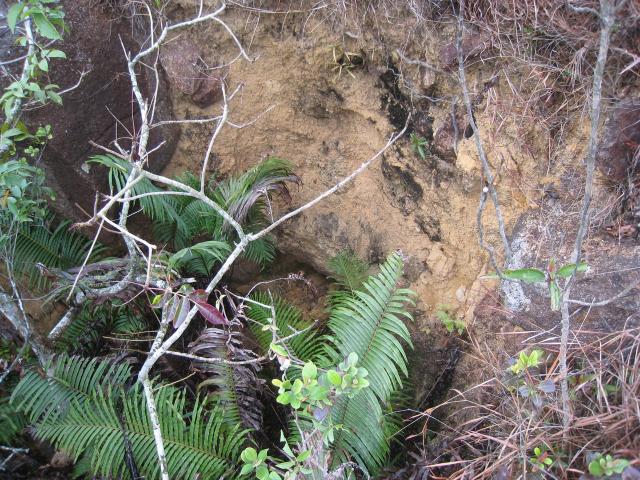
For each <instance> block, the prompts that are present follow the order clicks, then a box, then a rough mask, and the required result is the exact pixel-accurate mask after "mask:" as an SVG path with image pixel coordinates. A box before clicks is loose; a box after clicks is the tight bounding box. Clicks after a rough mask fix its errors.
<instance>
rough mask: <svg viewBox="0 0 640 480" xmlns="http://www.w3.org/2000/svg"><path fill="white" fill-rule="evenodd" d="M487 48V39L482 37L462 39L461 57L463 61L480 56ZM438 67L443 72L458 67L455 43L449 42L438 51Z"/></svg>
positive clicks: (474, 35)
mask: <svg viewBox="0 0 640 480" xmlns="http://www.w3.org/2000/svg"><path fill="white" fill-rule="evenodd" d="M488 47H489V39H488V38H486V37H485V36H484V35H480V34H473V35H469V36H465V37H463V38H462V56H463V57H464V58H465V60H469V59H471V58H473V57H476V56H478V55H480V54H481V53H482V52H483V51H484V50H485V49H486V48H488ZM440 66H441V67H442V68H443V69H444V70H454V69H456V68H457V67H458V51H457V48H456V42H455V41H454V42H451V43H448V44H447V45H445V46H444V47H442V49H441V50H440Z"/></svg>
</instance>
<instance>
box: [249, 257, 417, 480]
mask: <svg viewBox="0 0 640 480" xmlns="http://www.w3.org/2000/svg"><path fill="white" fill-rule="evenodd" d="M330 268H331V270H332V276H333V278H334V279H335V280H336V283H337V289H336V290H335V291H334V292H333V293H331V294H330V296H329V298H328V299H327V300H328V304H329V313H330V318H329V322H328V325H327V330H328V331H327V332H326V334H325V333H323V332H322V331H321V330H319V329H311V330H305V329H306V328H308V327H309V326H310V325H311V322H309V321H306V320H304V319H303V317H302V315H301V312H300V311H299V310H297V309H296V308H294V307H292V306H290V305H287V304H286V303H285V302H284V301H283V300H282V299H279V298H276V299H275V300H274V302H273V303H274V309H275V322H274V321H273V320H272V317H273V316H274V313H273V312H272V311H271V309H269V308H265V307H262V306H260V305H254V304H249V308H248V309H247V317H248V319H249V327H250V329H251V331H252V333H253V335H254V336H255V338H256V339H257V341H258V343H259V344H260V346H261V348H262V349H264V350H265V351H266V350H267V349H268V348H269V345H270V343H271V342H272V332H271V329H270V328H269V327H272V326H273V324H274V323H275V326H276V327H277V332H278V335H279V336H280V337H285V336H287V335H289V334H291V333H293V332H296V331H301V330H305V331H304V332H303V333H302V334H301V335H299V336H296V337H294V338H292V339H289V340H287V341H286V342H283V344H282V346H283V347H284V349H285V350H286V353H287V355H288V356H289V357H291V358H295V359H297V360H301V361H303V362H308V361H310V360H312V361H314V362H317V363H318V366H319V367H320V368H322V369H324V370H327V371H328V370H332V369H335V368H336V367H335V366H336V365H338V364H341V362H343V361H344V360H345V359H346V358H351V357H354V358H358V366H359V367H364V370H365V371H366V372H367V375H368V376H367V380H368V382H369V387H367V388H363V389H362V390H360V391H358V392H357V393H356V394H355V395H343V396H338V397H337V398H336V399H335V400H334V402H333V404H332V405H331V406H330V407H328V408H327V409H326V413H325V414H328V415H329V416H330V420H329V422H330V423H329V425H327V426H326V427H327V429H328V431H333V434H332V435H331V436H330V437H329V445H328V447H327V446H326V445H325V446H324V447H322V448H325V449H326V453H327V454H328V455H329V456H330V457H331V461H330V465H329V467H331V468H330V470H335V469H337V470H338V471H339V470H340V465H345V464H349V462H356V463H357V464H358V465H359V466H360V468H361V469H363V470H365V471H368V472H369V473H371V474H373V473H375V472H376V471H378V470H379V469H380V468H381V467H382V466H383V465H385V464H386V463H387V462H388V460H389V454H390V439H391V438H393V437H394V436H395V435H396V434H397V433H398V431H399V430H400V428H401V424H402V419H401V417H400V416H399V415H397V414H396V413H395V408H394V407H393V405H394V400H395V399H397V398H398V397H401V396H402V391H403V381H402V379H403V377H406V376H407V373H408V372H407V358H406V354H405V351H404V348H405V346H411V340H410V336H409V331H408V329H407V327H406V325H405V323H404V321H405V320H411V319H412V318H411V315H410V314H409V313H408V312H407V310H406V307H407V305H410V304H412V303H413V301H412V299H411V297H412V295H413V293H412V292H411V291H410V290H407V289H403V288H400V287H399V286H398V283H399V281H400V278H401V276H402V274H403V261H402V258H401V257H400V256H399V255H398V254H392V255H390V256H389V257H388V258H387V260H386V262H384V263H383V264H382V265H381V266H380V272H379V273H378V274H377V275H374V276H370V277H368V278H367V277H366V273H367V271H368V270H369V266H368V265H367V264H366V263H365V262H363V261H361V260H359V259H358V258H357V257H356V256H355V255H354V254H352V253H343V254H341V255H340V256H338V257H337V258H335V259H333V260H332V261H331V262H330ZM253 298H254V299H255V300H257V301H258V302H259V303H261V304H267V305H268V304H270V303H271V302H272V299H271V297H270V296H268V295H266V294H256V295H254V296H253ZM354 354H355V356H354ZM305 368H306V366H305ZM290 370H291V371H290V372H287V377H288V378H289V379H290V381H291V382H293V381H294V379H297V378H299V377H300V368H299V367H297V366H296V367H295V368H294V367H291V368H290ZM295 381H298V380H295ZM280 384H281V382H280ZM307 415H310V413H309V412H305V411H298V412H297V415H296V418H295V419H293V420H292V421H291V422H289V428H288V430H289V432H290V433H289V436H288V440H289V442H290V443H291V444H296V443H299V444H300V448H301V449H302V448H303V447H302V446H301V445H302V444H301V443H300V442H302V440H303V439H304V438H306V439H307V440H309V439H310V438H315V437H314V435H315V434H313V433H312V430H313V429H314V428H315V427H314V425H317V419H315V420H316V421H315V422H314V419H313V418H311V417H310V416H307ZM335 426H339V428H334V427H335ZM315 433H317V432H315ZM310 435H311V436H310ZM320 443H322V442H320ZM311 458H316V459H318V458H326V457H325V454H324V453H323V454H321V455H320V454H318V455H316V453H315V452H314V453H312V454H311ZM314 461H315V460H314ZM285 463H286V462H285ZM309 468H312V466H309ZM304 478H307V477H304Z"/></svg>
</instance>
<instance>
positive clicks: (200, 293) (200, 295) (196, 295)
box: [189, 288, 209, 303]
mask: <svg viewBox="0 0 640 480" xmlns="http://www.w3.org/2000/svg"><path fill="white" fill-rule="evenodd" d="M189 298H191V300H192V301H194V302H204V303H207V299H208V298H209V294H208V293H207V291H206V290H203V289H202V288H199V289H198V290H194V291H193V292H191V293H190V294H189Z"/></svg>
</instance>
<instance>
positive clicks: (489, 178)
mask: <svg viewBox="0 0 640 480" xmlns="http://www.w3.org/2000/svg"><path fill="white" fill-rule="evenodd" d="M464 8H465V1H464V0H461V1H460V3H459V9H460V10H459V12H458V28H457V31H456V51H457V54H458V75H459V77H460V79H459V80H460V87H461V88H462V94H463V98H464V103H465V106H466V108H467V116H468V117H469V125H471V128H472V129H473V138H474V140H475V142H476V149H477V150H478V156H479V157H480V162H481V163H482V171H483V173H484V177H485V179H486V187H487V188H488V189H489V194H490V196H491V202H492V203H493V207H494V208H495V211H496V218H497V220H498V229H499V232H500V238H501V240H502V246H503V249H504V256H505V261H506V264H510V263H511V260H512V257H513V255H512V253H511V247H510V245H509V240H508V239H507V234H506V230H505V225H504V218H503V216H502V209H501V208H500V202H499V200H498V192H497V191H496V187H495V185H494V178H493V174H492V173H491V166H490V165H489V161H488V160H487V155H486V153H485V151H484V147H483V145H482V139H481V138H480V130H479V129H478V125H476V121H475V119H474V117H473V106H472V104H471V97H470V96H469V87H468V86H467V77H466V74H465V70H464V55H463V52H462V33H463V30H464V19H463V18H464ZM481 195H482V197H481V203H480V205H481V206H483V205H484V201H483V200H482V199H483V198H484V196H485V195H486V192H484V191H483V192H482V194H481ZM478 218H479V219H480V221H481V220H482V210H481V209H480V210H479V212H478ZM485 249H486V247H485ZM489 253H490V255H493V254H492V252H491V251H489ZM492 263H493V264H494V267H496V270H497V271H498V272H499V271H500V270H499V269H498V268H497V262H496V261H495V259H494V260H492Z"/></svg>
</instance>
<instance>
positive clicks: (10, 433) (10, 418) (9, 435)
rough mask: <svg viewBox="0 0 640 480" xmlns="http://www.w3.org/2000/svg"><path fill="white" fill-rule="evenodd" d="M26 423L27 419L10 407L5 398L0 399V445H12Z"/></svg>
mask: <svg viewBox="0 0 640 480" xmlns="http://www.w3.org/2000/svg"><path fill="white" fill-rule="evenodd" d="M27 423H28V420H27V417H26V416H25V415H24V414H23V413H22V412H20V411H19V410H17V409H16V408H15V407H14V406H13V405H11V404H10V403H9V399H8V398H7V397H3V398H0V444H2V445H12V444H13V441H14V440H15V438H16V437H17V436H18V435H20V433H21V432H22V431H23V430H24V429H25V428H26V426H27Z"/></svg>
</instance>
